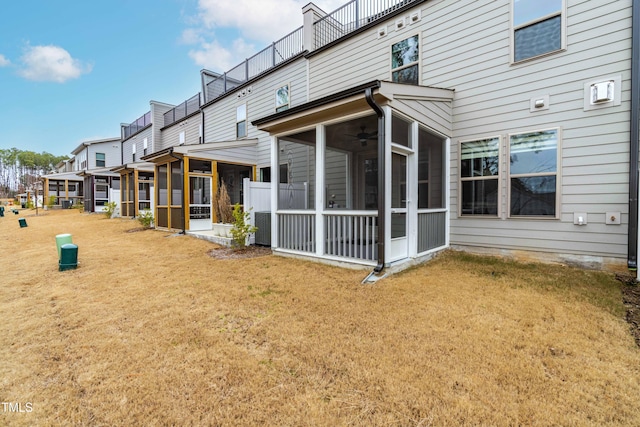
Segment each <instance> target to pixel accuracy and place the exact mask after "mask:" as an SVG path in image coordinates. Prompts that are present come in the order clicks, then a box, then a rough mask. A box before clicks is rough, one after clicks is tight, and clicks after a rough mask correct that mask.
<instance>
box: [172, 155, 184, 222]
mask: <svg viewBox="0 0 640 427" xmlns="http://www.w3.org/2000/svg"><path fill="white" fill-rule="evenodd" d="M181 204H182V168H181V165H180V162H173V163H171V205H172V206H176V205H181ZM171 216H172V217H173V215H171ZM171 222H172V223H173V220H172V221H171Z"/></svg>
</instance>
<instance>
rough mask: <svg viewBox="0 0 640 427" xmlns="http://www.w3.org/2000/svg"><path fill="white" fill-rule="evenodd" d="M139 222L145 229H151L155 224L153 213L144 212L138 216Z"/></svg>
mask: <svg viewBox="0 0 640 427" xmlns="http://www.w3.org/2000/svg"><path fill="white" fill-rule="evenodd" d="M138 222H139V223H140V224H142V226H143V227H144V228H151V224H153V212H151V211H149V210H144V211H142V212H140V213H139V214H138Z"/></svg>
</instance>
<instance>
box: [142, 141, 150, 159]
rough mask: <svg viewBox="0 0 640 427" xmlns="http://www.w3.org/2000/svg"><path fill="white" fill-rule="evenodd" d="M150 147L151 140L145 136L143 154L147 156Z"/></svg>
mask: <svg viewBox="0 0 640 427" xmlns="http://www.w3.org/2000/svg"><path fill="white" fill-rule="evenodd" d="M148 148H149V140H148V138H145V139H143V140H142V155H143V156H146V155H147V149H148Z"/></svg>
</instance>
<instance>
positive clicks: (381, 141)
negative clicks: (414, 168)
mask: <svg viewBox="0 0 640 427" xmlns="http://www.w3.org/2000/svg"><path fill="white" fill-rule="evenodd" d="M638 1H640V0H638ZM364 96H365V98H366V100H367V104H369V106H370V107H371V109H372V110H373V111H375V113H376V114H377V115H378V244H377V247H378V265H376V267H375V268H374V269H373V273H375V274H380V272H382V270H383V269H384V262H385V258H384V239H385V234H386V224H385V191H384V189H385V179H384V178H385V134H384V128H385V122H384V111H383V110H382V108H381V107H380V106H379V105H378V104H377V103H376V101H375V99H373V88H370V87H368V88H366V89H365V92H364Z"/></svg>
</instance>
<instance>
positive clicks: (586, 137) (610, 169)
mask: <svg viewBox="0 0 640 427" xmlns="http://www.w3.org/2000/svg"><path fill="white" fill-rule="evenodd" d="M426 6H427V10H425V11H423V20H424V16H425V14H426V15H427V16H429V19H431V20H433V21H432V22H433V25H430V26H426V27H425V30H424V32H423V33H422V39H421V40H422V46H423V49H425V50H426V51H427V52H428V56H427V55H424V57H423V58H422V60H423V67H422V72H423V74H422V83H423V84H425V85H432V86H437V87H445V88H450V89H455V98H454V103H453V104H454V105H453V116H454V127H453V139H452V144H451V199H450V202H451V217H452V222H451V243H452V244H454V245H462V246H479V247H491V248H496V249H512V250H533V251H542V252H555V253H569V254H576V255H587V256H588V255H593V256H603V257H618V258H623V257H625V256H626V253H627V247H626V244H627V229H628V215H627V214H628V197H629V196H628V169H629V166H628V161H629V117H630V116H629V107H630V104H629V90H630V47H631V39H630V38H631V31H630V28H631V18H630V17H631V2H630V0H624V1H615V2H607V4H606V5H605V4H603V3H602V2H598V4H596V2H588V1H582V2H579V1H572V0H568V13H567V49H566V51H564V52H560V53H554V54H551V55H549V56H546V57H542V58H538V59H535V60H532V61H528V62H523V63H519V64H510V63H509V50H510V40H509V31H510V26H509V19H510V15H509V2H508V1H506V0H505V1H497V2H487V3H484V2H473V4H471V2H464V1H458V2H428V3H426ZM602 16H607V23H606V25H601V24H600V23H599V22H600V19H601V18H602ZM423 52H424V51H423ZM614 76H622V104H621V105H620V106H613V107H607V108H603V109H598V110H592V111H585V110H584V101H583V97H584V84H585V83H588V82H589V81H593V80H596V79H598V78H600V77H614ZM547 94H548V95H549V97H550V108H549V109H548V110H544V111H538V112H534V113H532V112H530V111H529V108H530V106H529V102H530V99H531V98H534V97H540V96H542V95H547ZM548 128H560V129H561V134H562V139H561V141H560V142H559V145H560V147H559V149H560V150H561V163H560V165H559V170H558V174H557V177H558V179H559V180H560V188H559V192H560V205H559V206H557V209H558V211H559V219H557V220H543V219H509V218H507V213H508V208H509V206H508V204H507V203H508V201H507V185H508V184H509V182H508V179H507V174H506V172H507V166H506V164H507V157H506V155H507V154H506V150H505V149H506V148H507V146H508V134H509V133H516V132H518V133H519V132H525V131H535V130H541V129H548ZM496 135H500V136H502V137H503V140H502V147H501V148H502V152H501V160H502V164H503V167H502V170H501V172H502V175H501V178H500V185H501V188H500V194H501V201H502V203H501V205H500V216H499V217H498V218H494V219H490V218H478V217H469V216H465V217H458V202H459V200H458V196H459V194H458V191H459V188H458V185H459V184H458V178H459V177H458V165H459V157H458V152H457V150H458V144H459V141H460V140H470V139H480V138H486V137H490V136H496ZM574 212H585V213H587V218H588V224H587V225H586V226H576V225H574V224H573V215H574ZM605 212H620V213H621V214H622V215H621V219H622V225H605Z"/></svg>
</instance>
